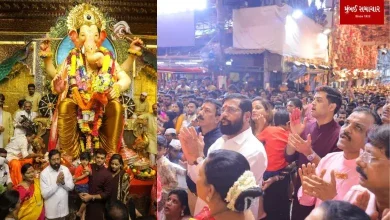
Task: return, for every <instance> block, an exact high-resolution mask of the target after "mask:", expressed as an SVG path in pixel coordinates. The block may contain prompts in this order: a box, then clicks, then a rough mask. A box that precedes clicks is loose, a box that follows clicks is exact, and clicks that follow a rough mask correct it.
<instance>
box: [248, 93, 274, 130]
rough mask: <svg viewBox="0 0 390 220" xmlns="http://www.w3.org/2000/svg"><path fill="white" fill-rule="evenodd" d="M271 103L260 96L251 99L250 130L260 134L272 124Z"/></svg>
mask: <svg viewBox="0 0 390 220" xmlns="http://www.w3.org/2000/svg"><path fill="white" fill-rule="evenodd" d="M272 109H273V108H272V106H271V104H270V103H269V102H268V101H267V100H265V99H262V98H260V97H256V98H254V99H253V100H252V132H253V134H254V135H258V134H260V132H261V131H263V130H264V129H265V128H266V127H267V126H269V125H271V124H272V119H273V112H272Z"/></svg>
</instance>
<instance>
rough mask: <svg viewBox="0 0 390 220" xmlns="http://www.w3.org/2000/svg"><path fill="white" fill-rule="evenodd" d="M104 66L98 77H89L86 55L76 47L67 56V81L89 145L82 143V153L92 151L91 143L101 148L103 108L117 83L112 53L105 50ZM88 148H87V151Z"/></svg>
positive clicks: (79, 121) (103, 49) (92, 75)
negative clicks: (86, 67)
mask: <svg viewBox="0 0 390 220" xmlns="http://www.w3.org/2000/svg"><path fill="white" fill-rule="evenodd" d="M99 51H100V52H102V53H103V55H104V59H103V65H102V68H101V71H100V72H99V73H97V74H91V75H88V74H87V71H86V69H85V65H84V59H83V54H82V53H81V51H80V49H78V48H74V49H73V50H72V51H71V56H68V59H67V64H68V65H69V66H70V68H68V82H70V88H71V92H72V97H73V99H74V101H75V102H76V103H77V105H78V106H79V111H78V116H77V119H78V124H79V128H80V129H81V132H82V133H84V134H85V136H86V146H84V142H83V141H82V140H80V144H81V150H82V152H84V151H85V150H91V153H93V152H92V141H93V142H94V145H95V148H99V128H100V127H101V125H102V119H103V113H104V106H105V105H106V104H107V103H108V97H107V94H108V91H109V89H110V88H111V87H112V86H113V84H114V82H116V75H115V74H114V73H115V60H114V59H113V55H112V53H111V52H110V51H109V50H107V49H106V48H104V47H100V48H99ZM85 147H86V148H85Z"/></svg>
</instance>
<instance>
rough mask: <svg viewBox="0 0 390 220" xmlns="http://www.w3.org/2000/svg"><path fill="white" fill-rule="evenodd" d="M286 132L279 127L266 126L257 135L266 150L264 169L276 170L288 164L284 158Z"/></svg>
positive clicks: (286, 139)
mask: <svg viewBox="0 0 390 220" xmlns="http://www.w3.org/2000/svg"><path fill="white" fill-rule="evenodd" d="M288 134H289V132H288V131H286V130H284V129H283V128H281V127H275V126H268V127H266V128H265V129H264V130H263V131H262V132H260V134H258V135H257V138H258V139H259V140H260V141H261V142H262V143H263V144H264V147H265V151H266V152H267V157H268V166H267V169H266V171H277V170H280V169H283V168H285V167H286V166H287V165H288V163H287V162H286V159H285V158H284V151H285V149H286V146H287V141H288Z"/></svg>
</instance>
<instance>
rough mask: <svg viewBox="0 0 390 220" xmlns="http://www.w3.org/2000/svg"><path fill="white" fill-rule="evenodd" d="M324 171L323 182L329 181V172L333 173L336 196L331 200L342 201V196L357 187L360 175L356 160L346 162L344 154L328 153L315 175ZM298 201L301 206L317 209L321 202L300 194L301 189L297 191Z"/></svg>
mask: <svg viewBox="0 0 390 220" xmlns="http://www.w3.org/2000/svg"><path fill="white" fill-rule="evenodd" d="M323 169H326V173H325V176H324V180H325V181H327V182H330V181H331V178H330V172H331V171H332V170H334V171H335V174H336V175H335V176H336V190H337V195H336V197H334V198H333V200H343V199H344V196H345V195H346V194H347V192H348V191H349V190H350V189H351V187H352V186H354V185H359V178H360V174H359V173H358V172H357V171H356V159H353V160H346V159H345V158H344V152H342V151H341V152H334V153H329V154H327V155H326V156H325V157H323V158H322V159H321V161H320V163H319V164H318V166H317V168H316V174H317V175H320V173H321V171H322V170H323ZM298 200H299V203H300V204H301V205H304V206H312V205H314V204H315V206H316V207H317V206H318V205H320V204H321V203H322V200H320V199H318V198H315V197H311V196H308V195H306V194H304V193H302V187H300V188H299V191H298Z"/></svg>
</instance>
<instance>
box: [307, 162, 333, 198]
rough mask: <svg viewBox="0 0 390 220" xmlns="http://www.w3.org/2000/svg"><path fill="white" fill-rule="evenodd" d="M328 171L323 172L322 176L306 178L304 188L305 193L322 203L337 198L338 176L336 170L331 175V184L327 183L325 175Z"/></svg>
mask: <svg viewBox="0 0 390 220" xmlns="http://www.w3.org/2000/svg"><path fill="white" fill-rule="evenodd" d="M325 173H326V170H322V171H321V175H320V176H317V175H311V176H304V177H303V182H302V187H303V186H304V191H303V192H304V193H305V194H307V195H309V196H313V197H316V198H319V199H321V200H322V201H326V200H332V199H334V197H336V196H337V189H336V176H335V173H334V170H332V171H331V173H330V182H327V181H325V180H324V179H323V178H324V175H325Z"/></svg>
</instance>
